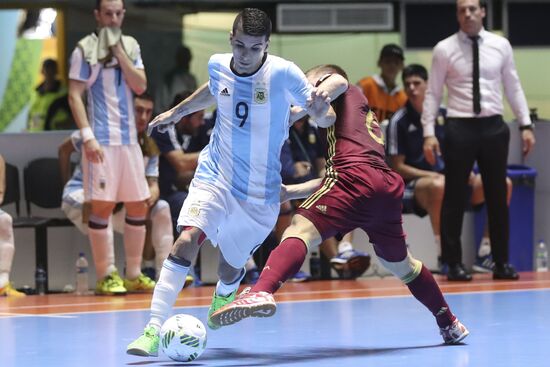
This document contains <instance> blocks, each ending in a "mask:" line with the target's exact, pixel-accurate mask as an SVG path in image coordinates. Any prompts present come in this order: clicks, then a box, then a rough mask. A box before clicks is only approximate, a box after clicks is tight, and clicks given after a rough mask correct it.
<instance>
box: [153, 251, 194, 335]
mask: <svg viewBox="0 0 550 367" xmlns="http://www.w3.org/2000/svg"><path fill="white" fill-rule="evenodd" d="M188 272H189V267H187V266H183V265H179V264H176V263H175V262H173V261H170V260H168V259H166V260H165V261H164V264H163V265H162V270H161V271H160V276H159V280H158V282H157V284H156V286H155V291H154V292H153V299H152V300H151V319H150V320H149V324H148V325H149V326H153V327H155V328H156V329H157V330H160V328H161V326H162V324H163V323H164V321H166V319H167V318H168V317H169V316H170V313H171V312H172V307H173V306H174V303H175V302H176V299H177V298H178V294H179V292H180V291H181V289H182V288H183V285H184V284H185V277H186V276H187V273H188Z"/></svg>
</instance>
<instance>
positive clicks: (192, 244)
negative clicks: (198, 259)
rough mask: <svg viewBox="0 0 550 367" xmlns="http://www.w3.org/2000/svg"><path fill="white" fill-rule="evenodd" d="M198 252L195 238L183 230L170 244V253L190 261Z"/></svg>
mask: <svg viewBox="0 0 550 367" xmlns="http://www.w3.org/2000/svg"><path fill="white" fill-rule="evenodd" d="M198 252H199V244H198V242H197V240H196V239H194V237H193V236H192V235H191V234H190V233H189V231H183V232H181V233H180V235H179V236H178V238H177V239H176V241H175V242H174V245H173V246H172V251H171V253H172V255H175V256H178V257H181V258H183V259H186V260H189V261H192V260H193V259H194V258H195V256H196V255H197V254H198Z"/></svg>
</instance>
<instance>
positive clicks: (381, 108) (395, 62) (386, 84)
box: [357, 43, 407, 124]
mask: <svg viewBox="0 0 550 367" xmlns="http://www.w3.org/2000/svg"><path fill="white" fill-rule="evenodd" d="M404 61H405V56H404V54H403V49H402V48H401V47H399V46H398V45H396V44H393V43H390V44H387V45H385V46H384V47H382V50H381V51H380V57H379V58H378V67H379V68H380V74H375V75H372V76H368V77H365V78H363V79H361V80H359V82H358V83H357V84H358V86H359V87H360V88H361V90H363V94H364V95H365V97H367V101H368V102H369V107H370V108H371V109H372V110H373V111H374V112H375V113H376V116H377V117H378V121H380V123H381V124H384V121H386V120H389V119H390V117H391V116H392V115H393V114H394V113H395V111H397V110H398V109H400V108H401V107H403V106H404V105H405V102H406V101H407V96H406V95H405V92H404V91H403V89H402V88H401V86H399V85H398V84H397V77H398V75H399V73H400V72H401V70H403V62H404ZM386 122H387V121H386Z"/></svg>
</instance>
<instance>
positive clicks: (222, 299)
mask: <svg viewBox="0 0 550 367" xmlns="http://www.w3.org/2000/svg"><path fill="white" fill-rule="evenodd" d="M235 294H237V290H235V291H234V292H233V293H230V294H229V295H227V296H218V295H217V294H216V291H215V290H214V295H213V296H212V304H211V305H210V308H209V309H208V322H207V324H208V327H209V328H210V329H212V330H216V329H219V328H220V327H221V325H219V324H218V323H215V322H214V320H212V318H211V316H212V314H213V313H214V312H216V311H218V310H219V309H220V308H222V307H223V306H225V305H226V304H228V303H231V302H233V301H234V300H235Z"/></svg>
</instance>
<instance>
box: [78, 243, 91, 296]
mask: <svg viewBox="0 0 550 367" xmlns="http://www.w3.org/2000/svg"><path fill="white" fill-rule="evenodd" d="M76 294H77V295H79V296H82V295H86V294H88V260H86V257H85V256H84V253H83V252H81V253H80V254H79V255H78V259H77V260H76Z"/></svg>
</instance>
